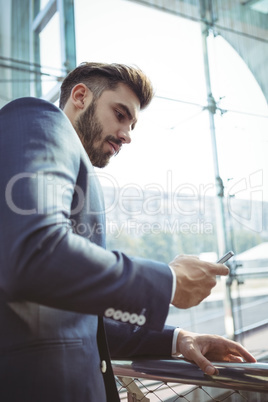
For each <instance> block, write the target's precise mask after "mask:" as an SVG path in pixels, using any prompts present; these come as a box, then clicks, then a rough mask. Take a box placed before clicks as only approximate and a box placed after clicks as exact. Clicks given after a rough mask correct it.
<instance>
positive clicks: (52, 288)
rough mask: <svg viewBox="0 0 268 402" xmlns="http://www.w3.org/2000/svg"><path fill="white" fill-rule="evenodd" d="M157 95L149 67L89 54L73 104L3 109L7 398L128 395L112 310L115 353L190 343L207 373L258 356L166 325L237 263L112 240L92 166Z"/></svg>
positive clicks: (69, 90) (182, 348)
mask: <svg viewBox="0 0 268 402" xmlns="http://www.w3.org/2000/svg"><path fill="white" fill-rule="evenodd" d="M151 98H152V87H151V84H150V82H149V80H148V78H147V77H146V76H145V75H144V74H143V73H142V72H141V71H140V70H138V69H134V68H130V67H127V66H124V65H117V64H113V65H106V64H98V63H85V64H82V65H80V66H79V67H77V68H76V69H75V70H74V71H73V72H71V73H70V74H69V75H68V76H67V77H66V79H65V80H64V82H63V84H62V89H61V97H60V107H61V108H62V109H63V112H64V113H63V112H62V111H61V110H59V109H58V108H57V107H55V106H54V105H52V104H50V103H48V102H46V101H43V100H39V99H35V98H23V99H18V100H15V101H13V102H11V103H10V104H8V105H6V106H5V107H4V108H3V109H2V110H1V111H0V133H1V134H0V153H1V155H0V167H1V175H0V188H1V191H0V214H1V219H0V222H1V229H0V250H1V251H0V285H1V287H0V289H1V300H0V309H1V314H0V322H1V331H0V353H1V359H0V378H1V387H0V399H1V400H3V401H5V402H6V401H12V402H13V401H27V402H31V401H33V402H36V401H41V402H43V401H44V402H47V401H50V402H54V401H55V402H61V401H62V402H69V401H77V402H82V401H98V402H105V401H106V400H107V401H112V402H114V401H118V400H119V398H118V394H117V390H116V386H115V381H114V377H113V373H112V369H111V365H110V358H109V352H108V349H107V343H106V338H105V331H104V325H103V318H102V317H104V318H105V326H106V328H107V337H108V343H109V348H110V352H111V353H112V355H113V356H114V357H116V356H131V355H133V356H137V355H145V354H147V355H157V354H159V355H171V353H182V354H183V355H184V356H185V357H186V358H188V359H190V360H193V361H194V362H196V364H198V365H199V366H200V367H201V369H202V370H204V371H205V372H206V373H207V374H213V373H214V372H215V367H214V366H213V365H212V364H211V363H210V361H209V360H207V358H206V357H205V356H207V357H208V358H211V359H213V358H215V359H217V360H228V361H241V359H244V360H246V361H249V362H253V361H255V359H254V357H253V356H251V355H250V354H249V353H248V352H247V351H246V350H245V349H244V348H243V347H242V346H240V345H239V344H237V343H235V342H232V341H228V340H225V339H224V338H220V337H216V336H212V335H207V336H203V335H198V334H192V333H189V332H187V331H184V330H180V331H179V330H178V329H175V328H171V327H167V326H164V323H165V319H166V316H167V314H168V309H169V304H170V302H172V303H173V304H174V306H176V307H179V308H188V307H191V306H194V305H197V304H198V303H200V302H201V301H202V300H203V299H204V298H205V297H207V296H208V295H209V293H210V290H211V288H212V287H213V286H214V285H215V284H216V275H227V274H228V269H227V267H225V266H224V265H221V264H211V263H205V262H202V261H200V260H199V259H198V258H196V257H191V256H177V257H176V258H175V259H174V260H173V261H172V262H171V263H170V264H169V265H166V264H162V263H158V262H156V261H151V260H145V259H141V258H131V259H130V258H129V257H127V256H126V255H124V254H122V253H120V252H117V251H114V252H111V251H107V250H105V216H104V210H105V208H104V204H103V200H102V191H101V188H100V186H99V182H98V180H97V177H96V175H95V173H94V169H93V166H98V167H103V166H105V165H106V164H107V163H108V162H109V160H110V158H111V156H113V155H115V154H117V153H118V152H119V151H120V149H121V147H122V145H124V144H127V143H130V140H131V131H132V130H133V129H134V126H135V124H136V122H137V120H138V115H139V112H140V109H143V108H144V107H145V106H147V105H148V104H149V103H150V101H151ZM92 165H93V166H92ZM81 224H84V227H87V228H88V232H87V233H85V232H83V236H81V235H80V234H79V230H78V228H79V225H81ZM92 228H97V229H96V230H95V231H94V233H93V234H92Z"/></svg>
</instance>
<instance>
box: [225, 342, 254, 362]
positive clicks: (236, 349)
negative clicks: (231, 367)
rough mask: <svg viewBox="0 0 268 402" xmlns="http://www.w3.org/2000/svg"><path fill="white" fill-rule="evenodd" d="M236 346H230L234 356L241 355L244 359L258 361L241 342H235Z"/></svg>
mask: <svg viewBox="0 0 268 402" xmlns="http://www.w3.org/2000/svg"><path fill="white" fill-rule="evenodd" d="M233 343H234V347H231V348H230V352H231V353H232V355H233V356H237V357H238V356H240V357H241V358H242V359H243V360H244V361H246V362H248V363H256V361H257V360H256V359H255V357H254V356H253V355H252V354H251V353H249V352H248V351H247V349H245V348H244V347H243V346H242V345H240V344H239V343H236V342H233Z"/></svg>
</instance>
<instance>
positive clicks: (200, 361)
mask: <svg viewBox="0 0 268 402" xmlns="http://www.w3.org/2000/svg"><path fill="white" fill-rule="evenodd" d="M193 361H194V362H195V363H196V364H197V365H198V367H200V368H201V370H202V371H203V372H204V373H205V374H207V375H213V374H215V375H216V374H218V370H217V369H216V367H214V366H213V364H212V363H211V362H210V361H209V360H208V359H206V358H205V356H203V355H202V353H199V352H197V351H196V353H195V355H194V356H193Z"/></svg>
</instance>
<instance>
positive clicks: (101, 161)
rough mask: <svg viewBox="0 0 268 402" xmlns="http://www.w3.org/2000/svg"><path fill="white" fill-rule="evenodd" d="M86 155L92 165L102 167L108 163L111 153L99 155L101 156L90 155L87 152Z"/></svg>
mask: <svg viewBox="0 0 268 402" xmlns="http://www.w3.org/2000/svg"><path fill="white" fill-rule="evenodd" d="M88 157H89V159H90V161H91V163H92V165H93V166H95V167H97V168H101V169H102V168H104V167H106V166H107V165H108V164H109V162H110V159H111V157H112V155H111V154H110V153H109V154H106V155H101V157H92V155H90V154H88Z"/></svg>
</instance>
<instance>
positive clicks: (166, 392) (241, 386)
mask: <svg viewBox="0 0 268 402" xmlns="http://www.w3.org/2000/svg"><path fill="white" fill-rule="evenodd" d="M112 364H113V370H114V374H115V376H116V377H117V381H118V388H119V391H120V398H121V400H122V401H123V400H126V401H129V402H136V401H143V402H147V401H168V402H171V401H172V402H173V401H179V400H184V401H198V402H203V401H204V402H205V401H211V400H213V401H227V399H228V401H231V400H235V401H245V400H247V401H268V363H225V362H219V363H218V362H217V363H214V364H215V366H216V367H217V369H218V372H219V374H218V375H213V376H208V375H206V374H204V373H203V372H202V371H201V369H199V368H198V367H197V366H196V365H195V364H193V363H190V362H188V361H186V360H185V359H183V358H167V359H165V358H163V359H157V358H155V359H152V358H149V359H145V358H139V359H135V360H127V359H126V360H113V362H112ZM252 393H253V395H254V398H253V399H252V397H251V396H250V394H252ZM256 393H257V394H256ZM257 395H259V397H258V396H257ZM232 396H233V398H234V396H235V399H231V397H232ZM215 398H217V399H215ZM220 398H222V399H220Z"/></svg>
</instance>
